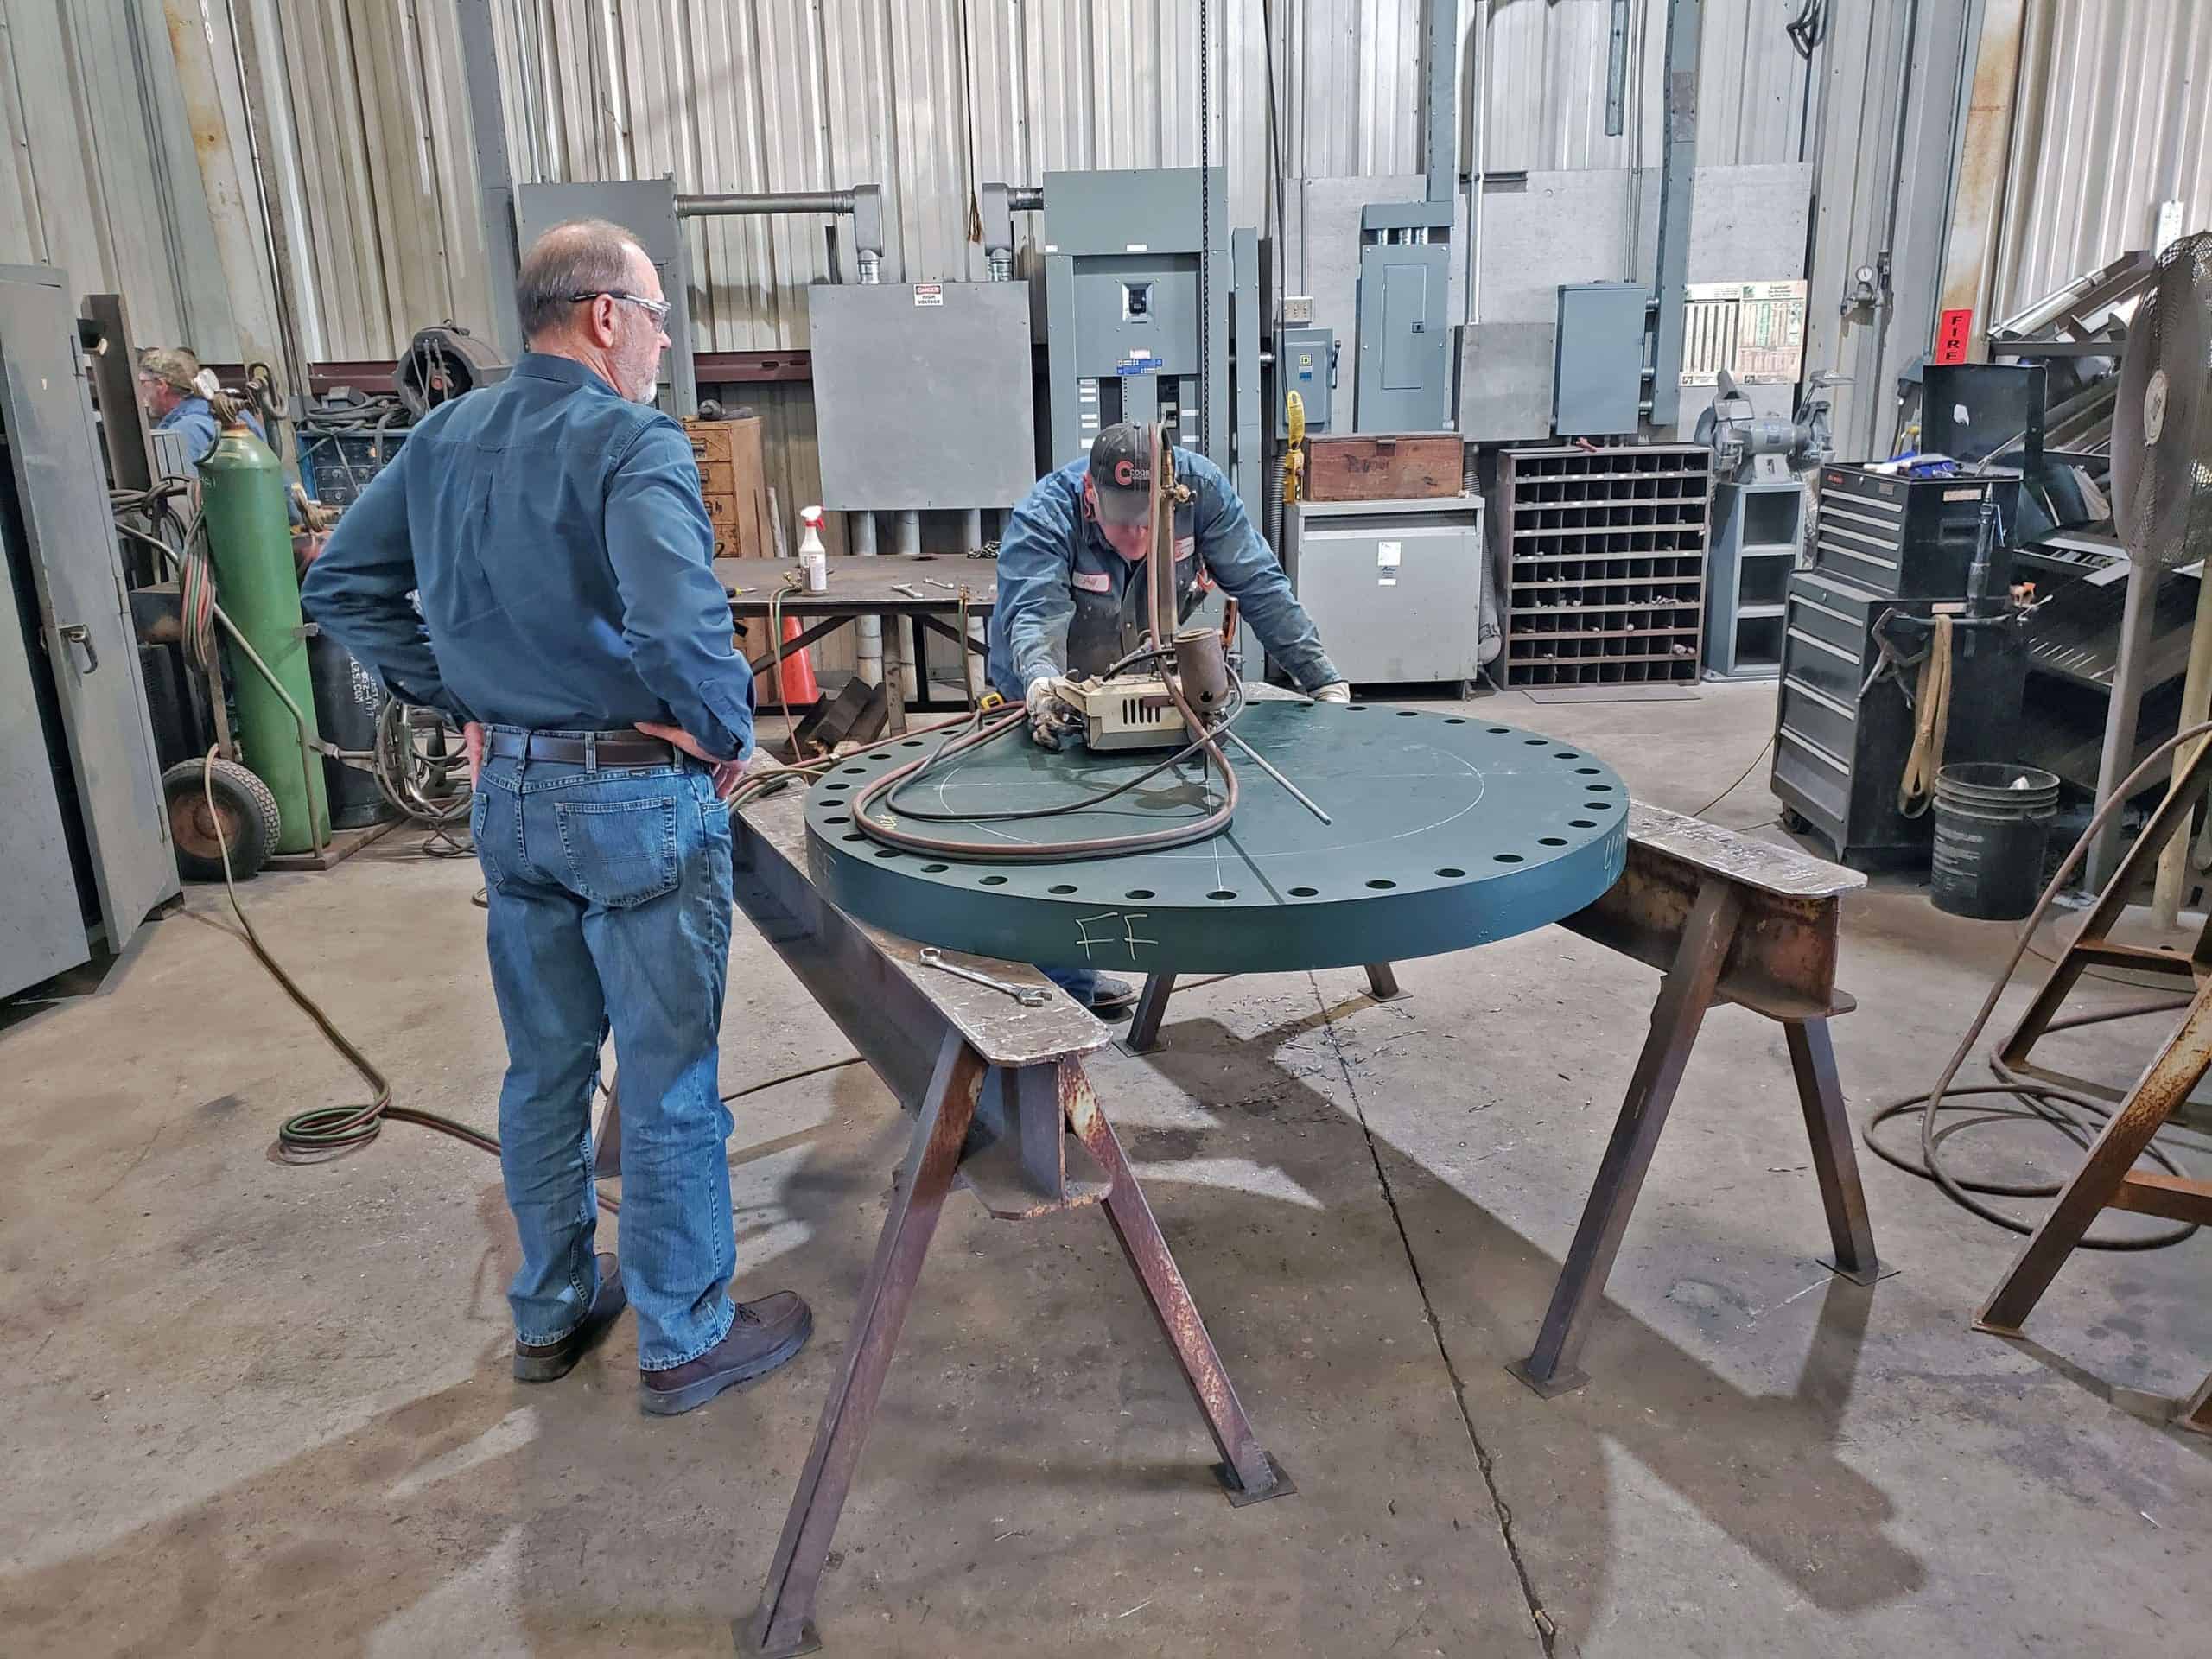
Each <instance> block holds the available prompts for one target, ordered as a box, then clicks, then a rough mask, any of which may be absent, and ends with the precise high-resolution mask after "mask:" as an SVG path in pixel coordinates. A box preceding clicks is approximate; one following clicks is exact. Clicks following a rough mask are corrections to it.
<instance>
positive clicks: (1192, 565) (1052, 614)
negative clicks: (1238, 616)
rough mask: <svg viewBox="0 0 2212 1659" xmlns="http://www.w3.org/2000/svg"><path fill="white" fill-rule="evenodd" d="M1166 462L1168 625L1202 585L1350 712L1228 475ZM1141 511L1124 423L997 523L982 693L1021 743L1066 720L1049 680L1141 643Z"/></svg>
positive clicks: (1143, 440) (1048, 740)
mask: <svg viewBox="0 0 2212 1659" xmlns="http://www.w3.org/2000/svg"><path fill="white" fill-rule="evenodd" d="M1169 453H1170V454H1171V456H1172V458H1173V465H1174V467H1175V478H1176V481H1178V482H1179V483H1181V484H1184V485H1186V486H1189V488H1190V491H1191V499H1189V500H1188V501H1185V502H1184V503H1183V504H1182V505H1179V506H1178V507H1177V508H1176V510H1175V548H1174V560H1175V601H1176V614H1177V616H1178V617H1179V618H1185V619H1186V618H1188V617H1189V615H1190V613H1191V612H1192V609H1193V608H1194V607H1196V606H1197V605H1198V601H1199V599H1200V598H1201V597H1202V596H1203V595H1202V580H1210V581H1211V582H1212V583H1213V584H1214V585H1215V586H1217V587H1218V588H1220V589H1221V590H1222V592H1224V594H1228V595H1229V596H1230V598H1231V599H1234V600H1235V601H1236V602H1237V604H1238V605H1239V606H1240V607H1242V608H1243V614H1244V620H1246V621H1247V622H1249V623H1250V624H1251V626H1252V632H1254V633H1255V634H1257V635H1258V636H1259V639H1260V643H1261V644H1262V645H1264V646H1266V647H1267V652H1268V657H1269V658H1272V659H1273V660H1274V661H1275V662H1277V663H1280V664H1281V665H1282V666H1283V667H1284V668H1285V669H1286V670H1287V671H1288V672H1289V674H1290V676H1291V677H1292V678H1293V679H1294V680H1296V681H1297V682H1298V684H1299V687H1300V690H1304V691H1306V692H1307V693H1309V694H1310V695H1312V696H1314V697H1316V698H1318V699H1319V700H1320V701H1321V702H1350V701H1351V687H1350V686H1348V685H1346V684H1345V683H1344V677H1343V676H1342V675H1340V674H1338V672H1337V670H1336V665H1335V664H1333V663H1332V662H1330V660H1329V658H1328V653H1327V652H1325V651H1323V650H1322V649H1321V636H1320V634H1319V632H1317V631H1316V630H1315V628H1314V626H1313V619H1312V618H1311V617H1309V616H1307V615H1306V611H1305V608H1304V607H1302V606H1300V604H1299V602H1298V598H1297V595H1296V594H1293V593H1292V592H1291V590H1290V582H1289V581H1288V579H1287V578H1286V577H1285V576H1284V575H1283V572H1282V566H1281V563H1279V562H1278V561H1277V560H1276V558H1275V556H1274V553H1273V552H1271V551H1270V550H1268V544H1267V543H1265V542H1263V541H1262V540H1261V539H1260V533H1259V531H1256V530H1255V529H1254V528H1253V527H1252V520H1251V518H1250V517H1249V515H1248V514H1247V513H1246V512H1245V511H1244V504H1243V502H1242V501H1240V500H1239V499H1237V495H1236V490H1235V488H1234V487H1233V486H1231V485H1230V481H1229V480H1228V478H1227V476H1226V475H1225V474H1224V473H1223V472H1222V470H1221V468H1220V467H1217V466H1215V465H1214V464H1213V462H1211V461H1208V460H1207V459H1206V458H1205V456H1204V455H1201V454H1198V453H1197V452H1195V451H1193V450H1189V449H1171V450H1170V452H1169ZM1151 502H1152V448H1151V445H1150V444H1149V442H1147V434H1146V432H1145V430H1144V429H1143V428H1141V427H1139V426H1135V425H1133V424H1130V423H1127V422H1124V423H1121V424H1119V425H1115V426H1109V427H1108V428H1106V429H1104V430H1103V431H1102V432H1100V433H1099V435H1098V436H1097V438H1096V440H1095V441H1094V442H1092V444H1091V446H1090V454H1089V455H1087V456H1085V457H1084V459H1083V460H1081V461H1070V462H1069V463H1068V464H1067V465H1066V466H1065V467H1061V468H1060V469H1059V470H1058V472H1055V473H1049V474H1046V476H1045V477H1044V478H1042V479H1040V480H1038V482H1037V485H1036V487H1034V488H1033V489H1032V490H1031V491H1030V492H1029V493H1028V494H1027V496H1025V497H1023V498H1022V500H1021V503H1020V505H1018V506H1017V507H1015V508H1014V516H1013V518H1011V519H1010V520H1009V521H1008V523H1007V531H1006V535H1005V537H1004V538H1003V539H1002V540H1001V542H1000V543H999V557H998V602H997V603H996V605H995V606H994V607H993V608H992V611H991V637H990V676H991V683H992V685H993V686H994V687H995V688H996V689H997V690H998V693H999V695H1000V696H1002V697H1004V698H1006V700H1007V702H1021V703H1025V704H1027V708H1028V711H1029V728H1030V733H1031V735H1032V736H1033V738H1035V740H1036V741H1038V742H1039V744H1041V745H1043V746H1044V747H1047V748H1058V747H1059V746H1060V744H1061V742H1062V741H1064V737H1065V734H1066V733H1067V732H1069V731H1070V730H1071V729H1072V728H1074V727H1075V726H1076V725H1077V723H1078V722H1077V718H1076V716H1075V715H1074V713H1073V711H1072V710H1071V708H1070V707H1069V705H1068V704H1066V703H1065V702H1063V701H1062V700H1061V698H1060V696H1059V695H1058V685H1059V682H1060V681H1061V680H1062V679H1063V678H1064V677H1066V676H1069V675H1075V676H1078V677H1087V676H1092V675H1098V674H1103V673H1104V672H1105V671H1106V670H1107V669H1108V668H1109V667H1111V666H1112V665H1113V664H1114V663H1115V662H1116V660H1118V659H1119V658H1122V657H1126V656H1127V655H1128V653H1129V652H1133V651H1135V649H1136V648H1137V645H1138V643H1139V641H1140V640H1141V639H1142V637H1143V634H1144V630H1145V590H1146V586H1147V578H1146V575H1145V563H1144V562H1145V560H1146V559H1147V557H1149V556H1151V555H1152V552H1153V548H1152V523H1151V518H1150V508H1151ZM1045 971H1046V973H1048V974H1050V975H1051V976H1052V978H1053V979H1054V980H1056V981H1058V982H1059V984H1060V985H1061V986H1062V987H1063V988H1065V990H1066V991H1067V992H1068V993H1069V995H1071V996H1074V997H1075V998H1076V999H1077V1001H1084V1002H1088V1003H1089V1004H1090V1006H1091V1007H1092V1008H1093V1009H1095V1010H1096V1011H1097V1012H1098V1013H1101V1014H1116V1013H1119V1012H1121V1011H1122V1009H1124V1008H1127V1007H1130V1006H1131V1005H1132V1004H1134V1003H1135V1001H1136V992H1135V988H1133V987H1131V986H1130V985H1128V983H1127V982H1124V981H1122V980H1118V979H1109V978H1106V977H1103V976H1100V975H1098V974H1096V973H1093V972H1091V971H1090V969H1056V968H1047V969H1046V970H1045Z"/></svg>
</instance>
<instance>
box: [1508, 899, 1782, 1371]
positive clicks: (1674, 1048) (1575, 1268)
mask: <svg viewBox="0 0 2212 1659" xmlns="http://www.w3.org/2000/svg"><path fill="white" fill-rule="evenodd" d="M1742 915H1743V895H1742V893H1741V891H1740V889H1738V887H1735V886H1734V885H1733V884H1732V883H1730V882H1726V881H1719V880H1712V881H1708V882H1707V884H1706V885H1705V887H1704V889H1703V890H1702V891H1701V892H1700V893H1699V894H1698V896H1697V899H1696V900H1695V902H1694V906H1693V908H1692V910H1691V912H1690V915H1689V917H1688V920H1687V922H1686V923H1685V925H1683V927H1682V929H1681V934H1680V942H1679V943H1678V944H1677V945H1676V947H1675V954H1674V958H1673V960H1672V961H1671V962H1670V963H1668V969H1669V972H1668V974H1667V977H1666V979H1665V980H1664V981H1662V982H1661V985H1660V988H1659V1001H1658V1002H1657V1003H1656V1005H1654V1007H1652V1010H1651V1031H1650V1034H1649V1036H1648V1037H1647V1038H1646V1039H1644V1044H1643V1052H1642V1053H1641V1054H1639V1055H1638V1056H1637V1062H1636V1071H1635V1072H1634V1073H1633V1074H1632V1075H1631V1076H1630V1078H1629V1084H1628V1095H1627V1097H1626V1098H1625V1099H1624V1100H1623V1101H1622V1102H1621V1115H1620V1117H1619V1119H1618V1121H1617V1122H1615V1123H1614V1125H1613V1134H1612V1139H1611V1141H1608V1142H1607V1143H1606V1147H1605V1158H1604V1160H1603V1161H1602V1162H1600V1163H1599V1166H1598V1179H1596V1180H1595V1181H1594V1182H1592V1184H1591V1187H1590V1199H1589V1203H1588V1204H1587V1205H1585V1206H1584V1209H1583V1211H1582V1219H1581V1221H1580V1224H1577V1226H1576V1227H1575V1230H1574V1243H1573V1244H1571V1245H1569V1246H1568V1247H1567V1261H1566V1262H1565V1263H1563V1264H1562V1265H1561V1267H1560V1274H1559V1283H1558V1284H1557V1285H1556V1286H1555V1287H1554V1288H1553V1291H1552V1300H1551V1306H1549V1307H1548V1308H1547V1309H1545V1311H1544V1325H1543V1329H1542V1331H1541V1332H1539V1333H1538V1335H1537V1338H1536V1346H1535V1351H1533V1352H1531V1353H1530V1354H1529V1357H1528V1358H1526V1359H1524V1360H1521V1361H1518V1362H1517V1363H1514V1364H1512V1365H1510V1366H1508V1367H1507V1369H1508V1370H1510V1371H1511V1372H1512V1373H1513V1374H1514V1375H1515V1376H1517V1377H1519V1378H1520V1379H1521V1380H1522V1382H1523V1383H1527V1384H1528V1385H1529V1387H1530V1388H1532V1389H1535V1391H1536V1392H1537V1393H1538V1394H1541V1395H1544V1396H1545V1397H1546V1398H1549V1397H1550V1396H1551V1395H1555V1394H1565V1393H1567V1391H1568V1390H1570V1389H1579V1388H1580V1387H1581V1386H1582V1385H1583V1384H1584V1383H1586V1382H1588V1381H1589V1378H1588V1377H1587V1376H1586V1375H1585V1374H1584V1373H1583V1371H1582V1370H1581V1369H1580V1366H1578V1365H1577V1364H1576V1363H1575V1361H1576V1359H1577V1358H1578V1357H1580V1354H1581V1351H1582V1343H1583V1338H1586V1336H1588V1335H1589V1332H1590V1320H1591V1317H1592V1315H1593V1314H1595V1313H1597V1311H1598V1303H1599V1300H1600V1299H1601V1298H1602V1297H1603V1296H1604V1294H1605V1279H1606V1276H1607V1275H1608V1274H1611V1272H1612V1270H1613V1258H1614V1257H1615V1256H1616V1255H1618V1254H1619V1253H1620V1248H1621V1236H1622V1235H1623V1234H1624V1233H1625V1232H1626V1231H1627V1230H1628V1218H1629V1215H1630V1211H1633V1210H1634V1209H1635V1208H1636V1199H1637V1194H1638V1193H1639V1192H1642V1191H1643V1178H1644V1175H1645V1173H1647V1172H1648V1171H1649V1169H1650V1167H1651V1154H1653V1153H1654V1152H1656V1151H1657V1150H1658V1147H1659V1132H1660V1130H1662V1129H1663V1128H1666V1126H1667V1114H1668V1112H1669V1109H1671V1108H1672V1107H1673V1105H1674V1103H1675V1089H1676V1088H1677V1087H1678V1086H1679V1085H1680V1084H1681V1080H1682V1071H1683V1068H1684V1067H1686V1066H1687V1065H1688V1064H1689V1058H1690V1049H1691V1047H1692V1046H1694V1044H1695V1043H1696V1041H1697V1033H1698V1030H1699V1027H1700V1026H1702V1025H1703V1024H1704V1021H1705V1011H1706V1010H1707V1008H1708V1007H1711V1006H1712V1005H1713V989H1714V987H1715V985H1716V984H1717V983H1718V982H1719V977H1720V966H1721V963H1723V962H1724V961H1725V960H1726V958H1727V957H1728V955H1729V952H1730V948H1731V946H1732V944H1733V943H1734V936H1735V935H1736V933H1737V932H1738V931H1739V928H1740V922H1741V918H1742Z"/></svg>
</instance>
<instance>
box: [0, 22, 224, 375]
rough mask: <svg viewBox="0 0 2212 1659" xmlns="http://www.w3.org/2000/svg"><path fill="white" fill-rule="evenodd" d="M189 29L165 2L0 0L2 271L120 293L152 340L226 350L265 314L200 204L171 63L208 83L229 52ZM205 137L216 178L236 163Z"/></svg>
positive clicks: (202, 191)
mask: <svg viewBox="0 0 2212 1659" xmlns="http://www.w3.org/2000/svg"><path fill="white" fill-rule="evenodd" d="M192 10H193V12H196V10H197V8H196V7H195V8H193V9H192ZM198 21H199V20H198V19H197V18H196V16H193V15H191V14H190V13H187V14H182V15H180V14H178V13H177V11H176V9H175V7H165V6H164V4H163V3H162V0H102V3H61V0H6V3H5V4H4V5H0V121H3V122H4V125H5V129H6V134H7V139H8V151H9V164H8V165H7V166H5V167H0V260H5V261H8V262H10V263H15V264H51V265H56V266H59V267H60V268H61V269H62V270H66V271H67V273H68V274H69V277H70V280H71V282H72V283H73V285H74V286H75V287H76V289H77V290H78V291H79V293H102V292H121V293H122V294H124V296H126V298H127V300H128V302H129V305H130V315H131V322H132V327H134V328H135V329H136V330H137V334H139V336H140V338H141V339H143V340H145V341H147V342H148V343H149V344H150V343H154V342H162V343H172V344H174V343H181V342H190V341H194V340H212V341H213V342H215V344H216V346H218V347H219V348H221V349H223V350H226V351H227V352H228V353H230V354H232V355H235V354H236V348H237V345H238V338H239V334H240V328H241V321H242V317H241V314H242V313H243V314H244V316H243V321H244V325H245V328H246V330H247V332H248V333H249V334H262V333H263V332H264V328H265V324H266V321H267V319H266V312H265V303H264V302H263V299H262V296H259V295H257V294H253V293H246V294H244V295H240V294H238V293H236V292H234V291H233V287H232V282H231V280H230V273H227V272H226V269H225V264H224V258H223V254H222V251H221V248H220V245H219V238H218V236H217V233H216V227H215V225H214V221H213V214H212V213H211V211H210V209H209V206H208V200H209V197H208V180H207V177H206V176H204V175H203V171H202V165H201V155H200V150H199V149H197V148H196V147H195V143H194V124H193V122H192V119H191V117H190V115H189V113H188V109H187V104H186V94H185V87H184V84H183V81H182V79H181V76H180V74H179V69H178V65H179V60H180V57H181V58H183V59H184V60H187V61H188V62H189V63H190V64H191V65H192V66H193V67H194V68H195V70H196V71H198V72H199V73H200V75H201V76H205V75H207V74H208V73H212V72H213V69H214V68H217V67H220V66H221V65H222V64H225V63H227V61H228V59H229V54H230V41H229V36H228V35H221V36H220V37H219V38H217V37H216V36H215V35H213V32H212V31H213V25H212V24H210V25H207V27H206V28H204V29H203V28H200V27H195V25H196V24H197V23H198ZM207 137H208V150H209V153H208V156H207V162H208V163H209V165H210V167H211V168H213V170H214V172H215V174H216V175H217V177H218V178H219V179H221V178H223V177H224V176H226V175H225V169H226V168H231V167H232V165H233V158H232V157H231V156H229V154H228V153H227V152H228V146H227V145H226V144H225V143H222V138H223V135H222V134H221V132H220V131H219V130H218V131H216V132H214V133H212V134H209V135H208V136H207ZM228 176H230V177H232V178H234V177H235V174H234V172H232V174H230V175H228ZM220 188H222V187H221V186H220V185H218V189H220ZM233 228H236V227H233Z"/></svg>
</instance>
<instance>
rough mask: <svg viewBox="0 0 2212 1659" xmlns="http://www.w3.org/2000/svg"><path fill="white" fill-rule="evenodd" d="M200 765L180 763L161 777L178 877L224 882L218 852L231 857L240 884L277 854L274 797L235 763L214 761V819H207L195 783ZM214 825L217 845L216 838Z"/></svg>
mask: <svg viewBox="0 0 2212 1659" xmlns="http://www.w3.org/2000/svg"><path fill="white" fill-rule="evenodd" d="M204 764H205V763H203V762H201V761H198V760H180V761H178V762H177V763H176V765H175V766H171V767H170V768H169V769H168V771H167V772H163V773H162V804H163V805H164V806H165V807H166V808H167V809H168V815H169V839H170V840H171V841H173V842H175V844H176V868H177V873H178V874H180V875H181V876H183V877H184V879H185V880H188V881H219V880H222V879H223V849H224V847H226V846H227V847H228V848H229V849H230V854H231V874H232V877H233V878H234V879H235V880H240V881H243V880H245V879H246V878H247V877H248V876H251V875H257V874H260V873H261V868H262V866H263V865H264V864H266V863H268V862H269V855H270V854H271V853H273V852H275V851H276V850H277V837H278V836H280V835H281V834H282V833H283V820H282V819H281V818H280V817H278V816H277V798H276V797H275V796H274V795H272V794H270V792H269V785H266V784H264V783H263V782H262V781H261V779H258V778H257V777H255V776H254V775H253V774H252V773H251V772H248V771H247V770H246V769H245V767H244V766H239V765H238V763H237V762H236V761H234V760H218V761H216V762H214V763H213V764H214V778H213V786H214V795H215V817H213V818H210V817H208V816H207V791H206V790H205V789H203V788H202V786H201V784H200V771H201V767H202V766H203V765H204ZM218 827H219V828H220V829H221V832H222V838H221V841H220V842H218V840H217V839H216V831H217V829H218Z"/></svg>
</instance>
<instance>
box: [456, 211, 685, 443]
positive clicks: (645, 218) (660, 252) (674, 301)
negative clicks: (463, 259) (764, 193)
mask: <svg viewBox="0 0 2212 1659" xmlns="http://www.w3.org/2000/svg"><path fill="white" fill-rule="evenodd" d="M569 219H610V220H612V221H613V223H615V224H617V225H620V226H622V228H623V229H625V230H626V231H628V232H630V233H631V234H632V236H634V237H636V238H638V245H639V247H641V248H643V249H644V250H645V257H646V258H648V259H650V260H652V262H653V269H654V270H656V271H658V272H659V273H660V285H661V291H662V292H663V293H664V295H665V296H667V299H668V315H667V316H666V317H665V318H664V319H663V321H662V322H661V327H662V329H663V330H664V331H665V332H666V334H667V335H668V367H667V373H666V379H667V383H668V385H669V388H670V392H671V397H670V399H669V404H670V412H671V413H672V414H675V415H677V416H684V417H688V416H693V415H696V414H697V413H698V412H699V383H698V379H697V377H696V375H695V374H694V372H693V371H692V366H691V309H690V308H691V255H690V245H689V244H688V243H687V242H686V241H685V240H684V237H683V226H682V225H681V224H680V223H678V222H677V216H676V181H675V180H674V179H672V178H665V177H664V178H658V179H607V180H605V181H601V182H599V183H592V184H525V185H521V186H518V187H517V188H516V190H515V235H516V238H517V239H518V245H520V247H521V249H522V251H524V253H527V252H529V251H530V245H531V243H533V242H535V241H536V240H537V238H539V237H540V236H541V235H543V233H544V232H547V231H550V230H551V229H552V228H553V227H554V226H556V225H561V224H565V223H566V222H567V221H568V220H569ZM494 280H497V279H496V278H494Z"/></svg>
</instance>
